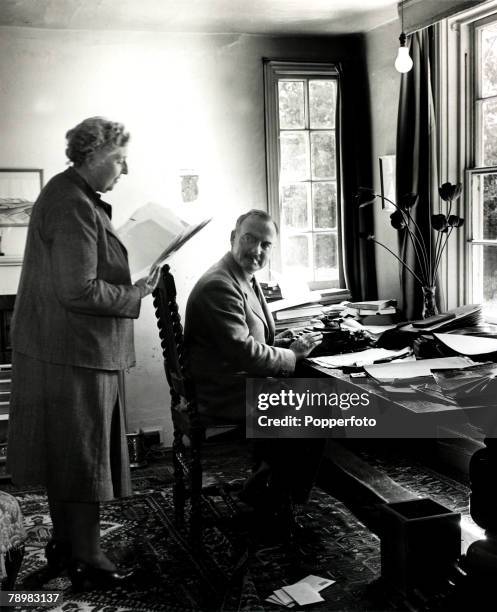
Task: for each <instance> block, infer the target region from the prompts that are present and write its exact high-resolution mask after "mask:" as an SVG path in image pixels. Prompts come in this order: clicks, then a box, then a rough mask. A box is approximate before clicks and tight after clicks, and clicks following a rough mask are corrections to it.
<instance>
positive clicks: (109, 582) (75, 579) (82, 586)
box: [68, 561, 134, 591]
mask: <svg viewBox="0 0 497 612" xmlns="http://www.w3.org/2000/svg"><path fill="white" fill-rule="evenodd" d="M68 573H69V578H70V579H71V583H72V587H73V589H74V590H75V591H90V590H92V589H113V588H115V587H117V586H120V585H121V586H122V585H125V584H126V582H127V581H128V580H129V579H130V578H131V577H132V576H133V574H134V571H133V570H118V569H115V570H106V569H103V568H101V567H94V566H93V565H89V564H88V563H85V562H84V561H76V562H74V563H73V564H72V565H71V566H70V567H69V570H68Z"/></svg>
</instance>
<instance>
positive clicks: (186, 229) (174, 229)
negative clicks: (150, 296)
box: [117, 202, 211, 276]
mask: <svg viewBox="0 0 497 612" xmlns="http://www.w3.org/2000/svg"><path fill="white" fill-rule="evenodd" d="M210 221H211V219H203V220H202V221H200V222H198V223H189V222H187V221H186V220H184V219H182V218H181V217H180V216H179V215H177V214H176V213H175V212H174V211H173V210H171V209H169V208H166V207H164V206H161V205H160V204H155V203H153V202H149V203H148V204H145V205H144V206H142V207H140V208H138V210H136V211H135V212H134V213H133V214H132V215H131V217H130V218H129V219H128V220H127V221H126V222H125V223H124V224H123V225H122V226H121V227H120V228H119V229H118V230H117V233H118V236H119V238H120V239H121V240H122V242H123V244H124V245H125V247H126V248H127V250H128V260H129V267H130V270H131V274H132V275H133V276H136V275H138V274H139V273H141V272H145V271H147V272H148V271H150V272H151V271H153V270H154V269H156V268H157V267H159V266H161V265H162V264H163V263H164V262H165V261H166V259H168V257H170V256H171V255H172V254H173V253H175V252H176V251H177V250H178V249H180V248H181V247H182V246H183V245H184V244H185V242H187V241H188V240H190V238H192V237H193V236H194V235H195V234H196V233H197V232H199V231H200V230H201V229H202V228H203V227H205V226H206V225H207V224H208V223H209V222H210Z"/></svg>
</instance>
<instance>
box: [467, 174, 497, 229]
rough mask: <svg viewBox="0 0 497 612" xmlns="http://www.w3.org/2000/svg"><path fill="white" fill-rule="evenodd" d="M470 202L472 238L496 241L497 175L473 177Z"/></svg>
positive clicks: (477, 175)
mask: <svg viewBox="0 0 497 612" xmlns="http://www.w3.org/2000/svg"><path fill="white" fill-rule="evenodd" d="M471 201H472V208H473V238H474V239H475V240H497V173H488V174H474V175H473V179H472V189H471Z"/></svg>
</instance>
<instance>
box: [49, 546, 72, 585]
mask: <svg viewBox="0 0 497 612" xmlns="http://www.w3.org/2000/svg"><path fill="white" fill-rule="evenodd" d="M45 558H46V560H47V566H48V571H49V573H50V574H52V575H53V576H58V575H59V574H61V573H62V572H63V571H64V570H66V569H67V567H68V565H69V560H70V559H71V545H70V544H69V542H61V541H60V540H49V541H48V543H47V545H46V546H45Z"/></svg>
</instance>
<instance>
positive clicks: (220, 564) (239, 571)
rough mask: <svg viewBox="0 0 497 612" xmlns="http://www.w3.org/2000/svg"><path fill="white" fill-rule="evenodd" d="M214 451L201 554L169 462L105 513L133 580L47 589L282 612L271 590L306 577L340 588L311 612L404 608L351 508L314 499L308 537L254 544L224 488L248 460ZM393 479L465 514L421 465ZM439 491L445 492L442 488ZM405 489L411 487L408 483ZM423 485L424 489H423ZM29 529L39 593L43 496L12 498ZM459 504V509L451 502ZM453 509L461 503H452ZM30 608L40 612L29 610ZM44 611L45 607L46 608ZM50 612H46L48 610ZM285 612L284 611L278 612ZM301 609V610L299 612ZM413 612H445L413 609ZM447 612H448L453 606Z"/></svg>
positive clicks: (177, 610)
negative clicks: (182, 524) (177, 518)
mask: <svg viewBox="0 0 497 612" xmlns="http://www.w3.org/2000/svg"><path fill="white" fill-rule="evenodd" d="M237 451H238V452H235V453H234V452H233V448H230V447H229V446H228V447H227V448H226V450H225V451H221V452H220V451H219V450H216V451H215V452H214V453H213V454H211V455H208V456H207V457H206V460H205V465H206V474H205V484H207V485H209V486H207V488H206V491H208V492H209V495H208V496H207V495H206V496H204V499H203V513H204V515H205V528H204V550H203V551H202V552H199V551H198V550H194V549H192V547H191V545H190V543H189V540H188V537H187V533H186V532H185V529H184V528H179V527H178V526H177V525H175V523H174V521H173V516H174V513H173V503H172V487H171V480H172V478H171V470H170V463H169V459H168V457H167V456H165V457H163V458H162V460H161V461H159V462H158V463H156V464H152V465H151V466H150V467H147V468H144V469H140V470H137V471H135V472H134V473H133V476H134V479H133V480H134V488H135V494H134V495H133V496H132V497H129V498H125V499H121V500H118V501H115V502H110V503H107V504H103V505H102V541H103V546H104V548H105V550H106V551H107V553H108V554H109V556H110V557H111V558H112V559H113V560H114V561H116V562H118V563H120V564H122V565H123V566H126V567H133V568H135V569H136V576H135V577H134V579H133V581H132V582H130V583H129V584H127V585H125V586H123V587H122V588H119V589H116V590H113V591H103V590H102V591H93V592H91V593H74V592H73V591H72V589H71V585H70V582H69V580H68V578H67V577H65V576H62V577H59V578H57V579H55V580H52V581H51V582H49V583H47V584H44V585H43V586H42V587H41V588H43V589H46V590H61V591H62V592H63V597H64V603H63V604H62V605H60V606H57V607H53V608H52V610H61V611H64V612H138V611H140V612H148V611H150V612H155V611H164V612H186V611H210V610H218V611H219V612H232V611H233V612H234V611H237V612H265V611H270V610H277V609H278V608H277V607H276V606H274V605H273V604H270V603H268V602H266V601H265V599H266V597H268V596H269V595H270V594H271V592H272V591H273V590H274V589H277V588H280V587H281V586H283V585H284V584H291V583H293V582H296V581H297V580H300V579H302V578H304V577H305V576H306V575H308V574H316V575H319V576H323V577H328V578H331V579H333V580H335V581H336V583H335V584H334V585H332V586H330V587H328V588H327V589H326V590H325V591H323V592H322V593H321V594H322V596H323V597H324V598H325V602H322V603H321V604H317V605H315V606H306V608H305V609H306V610H320V611H323V612H327V611H330V612H331V611H341V612H357V611H363V610H377V611H380V610H384V611H388V610H405V609H408V608H407V606H406V602H404V601H388V600H386V599H385V593H384V592H382V590H381V586H380V588H379V586H378V585H379V583H378V578H379V576H380V542H379V539H378V538H377V536H376V535H374V534H373V533H372V532H371V531H370V530H369V529H367V528H366V527H365V526H364V524H362V523H361V522H360V521H359V520H357V519H356V518H355V517H354V516H353V515H352V514H351V512H350V511H349V510H348V509H347V508H346V507H345V505H344V504H342V503H341V502H339V501H338V500H336V499H335V498H334V497H332V496H331V495H328V494H327V493H325V492H324V491H322V490H319V489H316V490H315V491H314V492H313V495H312V498H311V500H310V503H309V504H308V506H307V507H306V512H305V516H304V518H305V522H306V524H307V525H308V526H309V527H310V531H309V536H308V537H306V538H303V539H302V538H301V539H299V540H298V541H297V542H296V543H294V544H293V545H291V546H290V545H286V546H285V545H274V544H273V545H268V544H264V542H263V541H259V540H258V539H257V537H254V535H257V534H254V532H253V531H252V532H251V531H250V529H249V528H248V527H247V523H246V522H243V521H240V520H237V519H236V518H235V517H234V512H233V511H234V509H235V510H236V509H237V503H238V502H237V500H236V497H235V495H234V494H233V493H230V492H229V491H228V492H227V491H226V490H225V489H224V488H223V486H222V485H219V479H220V478H223V481H224V482H226V481H227V480H229V479H230V478H236V477H240V475H243V472H244V470H246V466H245V463H244V462H243V461H242V460H241V459H240V457H241V456H243V453H242V454H240V452H239V451H240V449H237ZM382 467H384V468H385V469H387V470H390V472H391V473H392V475H393V476H395V478H396V480H402V479H403V480H404V481H406V482H405V484H406V485H408V486H410V487H411V488H412V489H413V490H414V491H415V492H416V493H417V494H421V495H425V494H426V495H428V496H431V497H435V496H434V495H433V493H437V492H440V487H441V486H443V487H444V488H443V491H444V495H443V499H440V501H441V502H447V505H449V506H453V507H454V506H456V507H458V509H461V510H462V506H463V505H464V497H465V495H464V494H465V492H466V490H465V487H463V486H462V485H460V486H459V485H458V483H455V482H452V481H448V480H444V479H442V480H441V479H440V477H438V478H437V477H436V476H435V474H434V473H432V472H430V471H429V470H428V471H426V470H425V469H422V468H421V467H419V466H415V467H414V468H411V467H410V466H408V465H405V466H391V465H389V466H386V467H385V466H382ZM441 483H442V485H441ZM403 484H404V483H403ZM418 486H419V487H420V488H421V490H420V489H419V488H418V489H417V487H418ZM11 492H13V493H14V494H16V496H17V498H18V499H19V501H20V503H21V507H22V510H23V513H24V515H25V518H26V523H27V528H28V534H29V536H28V542H27V546H26V555H25V561H24V564H23V567H22V570H21V575H20V578H19V582H18V588H19V589H26V590H33V589H34V588H40V586H39V585H37V582H36V579H37V576H38V575H39V572H40V569H41V568H42V567H43V565H44V546H45V544H46V542H47V540H48V539H49V537H50V532H51V524H50V520H49V516H48V507H47V500H46V497H45V496H44V494H43V492H41V491H39V490H30V491H25V492H22V493H15V491H13V490H12V491H11ZM451 500H452V503H448V502H450V501H451ZM454 502H455V503H454ZM29 609H30V610H33V609H35V608H29ZM40 609H41V608H40ZM43 609H45V610H46V609H47V608H46V607H45V608H43ZM280 609H283V608H280ZM293 609H294V610H295V609H296V608H293ZM409 609H410V610H420V609H433V610H434V609H445V607H443V606H442V607H438V606H430V607H429V608H423V607H415V606H412V605H410V606H409ZM448 609H450V608H448Z"/></svg>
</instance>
